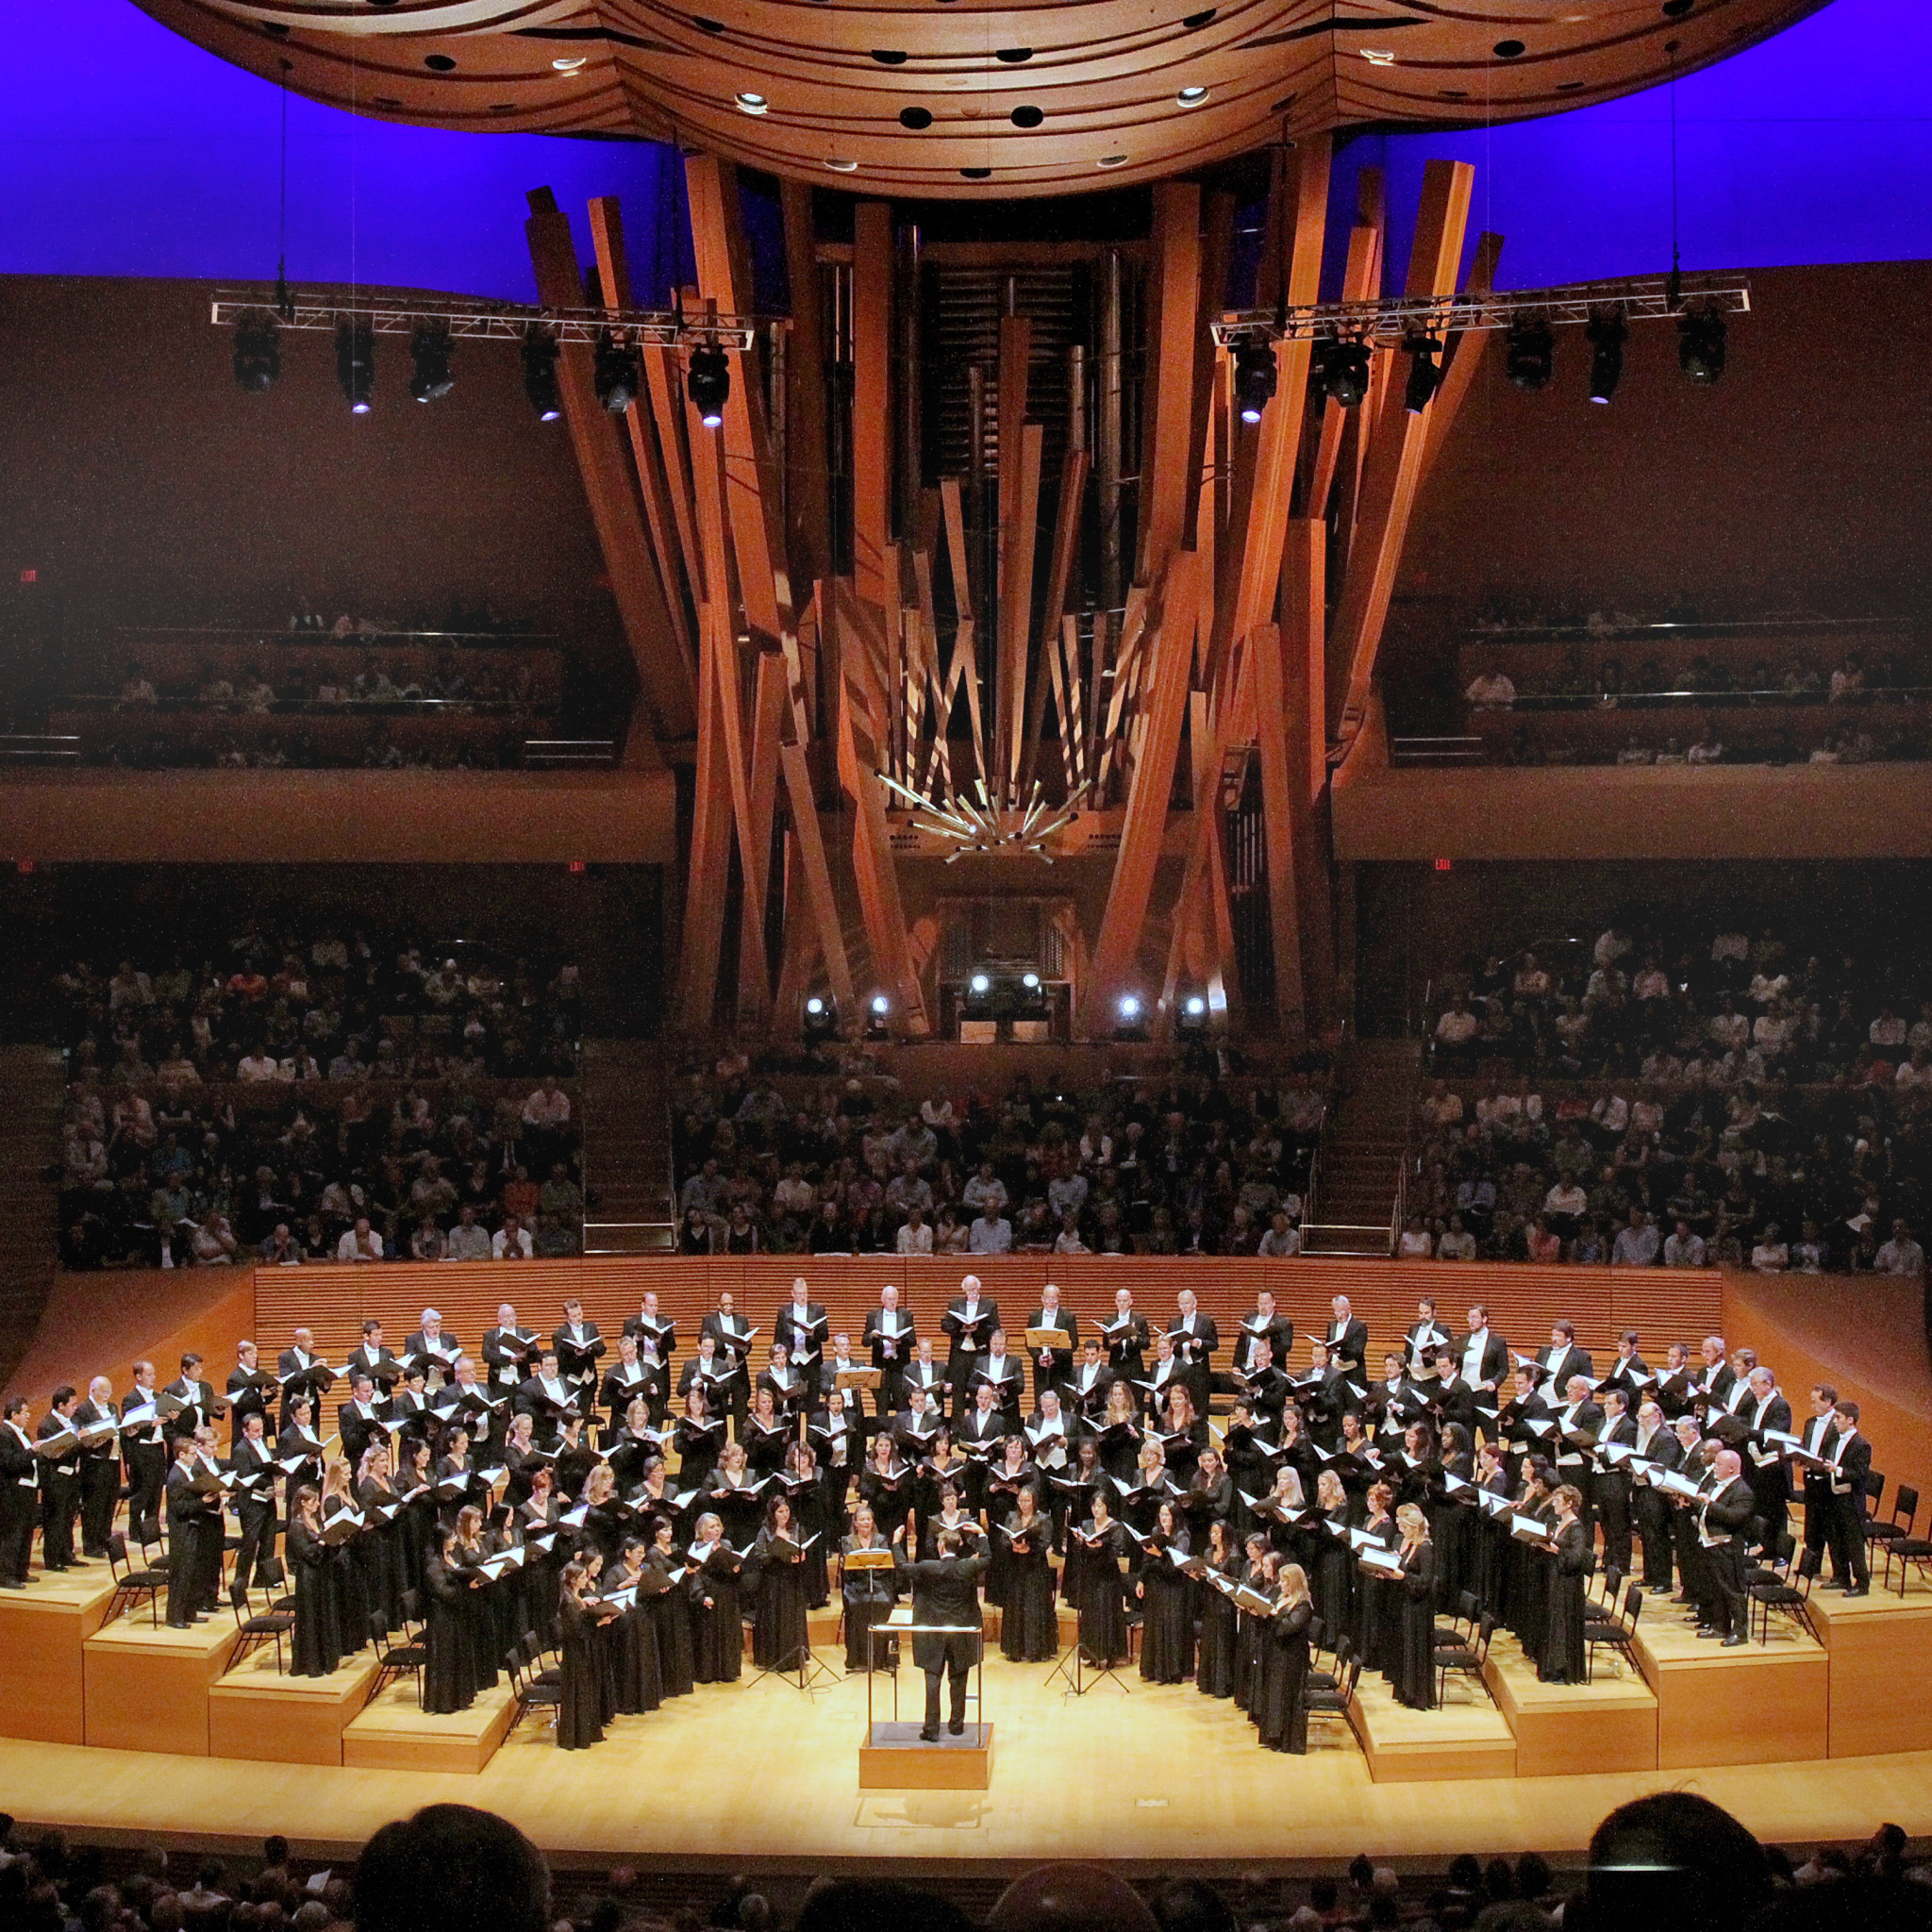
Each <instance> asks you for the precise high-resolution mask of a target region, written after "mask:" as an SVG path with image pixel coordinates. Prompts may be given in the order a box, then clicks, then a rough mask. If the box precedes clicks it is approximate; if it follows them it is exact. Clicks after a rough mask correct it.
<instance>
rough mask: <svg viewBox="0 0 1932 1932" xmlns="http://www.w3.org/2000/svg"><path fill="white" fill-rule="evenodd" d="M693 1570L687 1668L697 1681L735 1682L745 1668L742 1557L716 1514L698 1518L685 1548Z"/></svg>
mask: <svg viewBox="0 0 1932 1932" xmlns="http://www.w3.org/2000/svg"><path fill="white" fill-rule="evenodd" d="M685 1555H686V1557H688V1558H689V1560H690V1563H691V1587H692V1590H693V1591H694V1592H695V1594H694V1597H693V1600H692V1603H691V1670H692V1674H693V1675H694V1676H695V1678H696V1680H697V1681H698V1682H699V1683H700V1684H735V1683H736V1682H737V1681H738V1677H739V1674H740V1673H741V1671H742V1670H743V1668H744V1620H743V1615H742V1612H741V1609H740V1607H739V1600H738V1585H739V1577H740V1574H741V1572H742V1570H743V1568H744V1558H743V1557H741V1556H740V1555H739V1554H738V1552H737V1551H736V1550H735V1549H733V1548H732V1547H731V1545H730V1544H729V1543H727V1542H726V1541H724V1523H723V1521H722V1519H721V1518H720V1517H719V1516H718V1514H717V1512H716V1511H715V1510H712V1509H707V1510H706V1511H705V1512H704V1514H703V1515H702V1516H700V1517H699V1518H698V1522H697V1540H696V1541H694V1542H693V1543H692V1544H691V1547H690V1549H688V1550H687V1551H686V1552H685Z"/></svg>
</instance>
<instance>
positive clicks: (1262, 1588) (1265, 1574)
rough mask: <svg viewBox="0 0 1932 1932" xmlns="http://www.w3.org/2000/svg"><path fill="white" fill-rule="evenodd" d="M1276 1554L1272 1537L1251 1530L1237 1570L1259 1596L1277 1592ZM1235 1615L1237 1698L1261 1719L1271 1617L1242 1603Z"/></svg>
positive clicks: (1242, 1706)
mask: <svg viewBox="0 0 1932 1932" xmlns="http://www.w3.org/2000/svg"><path fill="white" fill-rule="evenodd" d="M1274 1555H1275V1553H1274V1551H1273V1550H1271V1549H1270V1548H1269V1547H1268V1539H1267V1538H1266V1537H1265V1536H1263V1535H1262V1534H1261V1532H1260V1531H1259V1530H1251V1531H1250V1532H1249V1534H1248V1541H1247V1543H1246V1545H1245V1548H1244V1560H1243V1562H1242V1563H1241V1566H1240V1568H1239V1570H1238V1571H1237V1572H1236V1574H1237V1576H1238V1577H1239V1579H1240V1581H1241V1582H1242V1583H1244V1584H1245V1585H1246V1586H1247V1587H1248V1589H1250V1590H1252V1591H1254V1592H1255V1593H1256V1594H1257V1596H1272V1595H1273V1594H1274V1572H1273V1570H1271V1568H1270V1567H1269V1560H1268V1559H1269V1558H1270V1557H1274ZM1277 1561H1278V1558H1277ZM1235 1617H1236V1621H1235V1635H1234V1701H1235V1704H1236V1706H1237V1707H1239V1708H1240V1709H1241V1710H1244V1711H1246V1712H1247V1714H1248V1716H1249V1718H1250V1719H1257V1713H1258V1712H1259V1710H1260V1708H1261V1671H1262V1664H1263V1661H1264V1655H1265V1654H1264V1652H1263V1650H1262V1648H1261V1639H1262V1635H1263V1633H1264V1631H1265V1628H1266V1625H1267V1619H1266V1618H1265V1617H1263V1616H1261V1615H1260V1614H1259V1613H1258V1612H1257V1611H1255V1610H1250V1609H1245V1608H1243V1607H1241V1605H1239V1604H1237V1605H1236V1606H1235Z"/></svg>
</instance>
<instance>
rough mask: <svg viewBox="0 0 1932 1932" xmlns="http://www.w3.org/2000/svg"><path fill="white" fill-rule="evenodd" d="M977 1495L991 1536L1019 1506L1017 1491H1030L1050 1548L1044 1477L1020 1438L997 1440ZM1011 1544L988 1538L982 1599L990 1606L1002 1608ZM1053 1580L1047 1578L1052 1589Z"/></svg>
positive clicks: (1008, 1586)
mask: <svg viewBox="0 0 1932 1932" xmlns="http://www.w3.org/2000/svg"><path fill="white" fill-rule="evenodd" d="M974 1487H975V1488H976V1490H977V1491H978V1494H979V1507H980V1512H981V1519H982V1521H983V1522H984V1523H985V1524H986V1526H987V1530H988V1532H989V1534H990V1535H991V1532H992V1531H993V1529H994V1528H995V1526H996V1525H997V1524H1002V1523H1004V1522H1005V1521H1006V1520H1007V1518H1008V1517H1009V1516H1010V1515H1011V1514H1012V1513H1013V1511H1014V1510H1015V1509H1016V1508H1018V1507H1019V1504H1020V1491H1022V1490H1031V1491H1033V1506H1034V1507H1035V1508H1036V1509H1038V1510H1039V1511H1040V1512H1041V1515H1043V1516H1046V1518H1047V1541H1048V1546H1049V1547H1051V1546H1052V1541H1053V1519H1052V1516H1051V1515H1050V1514H1049V1513H1048V1510H1047V1504H1046V1478H1045V1477H1044V1476H1042V1475H1041V1473H1040V1471H1039V1470H1038V1468H1036V1467H1035V1466H1034V1464H1033V1463H1032V1462H1031V1461H1030V1460H1028V1458H1027V1455H1026V1439H1025V1437H1024V1436H1005V1437H1002V1438H1001V1439H1000V1441H999V1443H998V1446H997V1447H996V1448H995V1449H994V1450H993V1452H992V1455H991V1458H990V1459H989V1461H988V1463H987V1466H986V1468H985V1469H984V1470H982V1471H980V1472H979V1479H978V1481H977V1483H976V1484H975V1485H974ZM1012 1567H1013V1551H1012V1545H1011V1544H1010V1543H1008V1541H1007V1540H1006V1538H1005V1537H1003V1536H997V1535H992V1536H991V1543H990V1545H989V1548H988V1556H987V1566H986V1600H987V1602H988V1603H990V1604H999V1605H1001V1606H1004V1605H1005V1604H1006V1601H1007V1598H1008V1595H1009V1594H1010V1593H1011V1591H1012ZM1052 1582H1053V1579H1052V1578H1051V1577H1049V1578H1048V1579H1047V1583H1048V1587H1049V1588H1051V1587H1052Z"/></svg>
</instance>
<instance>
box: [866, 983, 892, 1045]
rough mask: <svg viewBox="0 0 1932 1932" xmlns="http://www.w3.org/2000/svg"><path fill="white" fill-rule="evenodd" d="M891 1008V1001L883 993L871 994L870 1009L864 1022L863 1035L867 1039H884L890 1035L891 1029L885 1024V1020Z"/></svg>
mask: <svg viewBox="0 0 1932 1932" xmlns="http://www.w3.org/2000/svg"><path fill="white" fill-rule="evenodd" d="M891 1010H892V1003H891V1000H889V999H888V998H887V997H886V996H885V994H884V993H882V992H875V993H874V994H873V996H872V1005H871V1010H870V1013H869V1015H868V1017H867V1020H866V1023H865V1037H866V1038H867V1039H868V1040H885V1039H887V1038H888V1037H889V1036H890V1034H891V1028H890V1027H889V1026H888V1025H887V1024H886V1021H887V1019H888V1018H889V1017H890V1015H891Z"/></svg>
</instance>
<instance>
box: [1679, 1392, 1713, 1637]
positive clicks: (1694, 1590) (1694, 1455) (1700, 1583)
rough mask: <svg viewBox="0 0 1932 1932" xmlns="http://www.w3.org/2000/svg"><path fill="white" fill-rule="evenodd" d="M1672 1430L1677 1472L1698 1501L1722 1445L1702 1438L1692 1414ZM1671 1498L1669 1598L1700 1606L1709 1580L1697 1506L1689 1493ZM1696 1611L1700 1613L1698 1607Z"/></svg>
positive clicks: (1707, 1485) (1708, 1483)
mask: <svg viewBox="0 0 1932 1932" xmlns="http://www.w3.org/2000/svg"><path fill="white" fill-rule="evenodd" d="M1671 1433H1672V1434H1673V1435H1674V1437H1676V1439H1677V1448H1678V1452H1679V1454H1678V1461H1677V1474H1679V1475H1680V1476H1682V1477H1683V1478H1684V1480H1685V1481H1686V1482H1689V1483H1692V1484H1694V1485H1696V1487H1697V1490H1698V1498H1697V1500H1698V1501H1699V1502H1701V1501H1702V1499H1703V1496H1704V1494H1705V1493H1707V1491H1709V1490H1710V1489H1711V1488H1712V1487H1713V1486H1714V1485H1715V1482H1716V1477H1715V1476H1714V1475H1713V1474H1712V1472H1711V1458H1712V1457H1715V1456H1716V1454H1717V1452H1718V1449H1719V1448H1720V1447H1721V1446H1722V1445H1721V1444H1719V1443H1717V1442H1715V1441H1709V1442H1707V1441H1705V1440H1704V1435H1703V1429H1702V1425H1701V1423H1700V1420H1699V1418H1698V1417H1697V1416H1695V1415H1681V1416H1679V1417H1678V1418H1677V1420H1676V1421H1675V1422H1674V1423H1673V1424H1671ZM1670 1500H1671V1543H1672V1547H1673V1551H1674V1555H1675V1557H1676V1561H1677V1593H1676V1595H1675V1596H1674V1597H1673V1598H1672V1599H1671V1601H1672V1602H1673V1603H1675V1604H1696V1605H1699V1606H1700V1610H1699V1615H1700V1617H1701V1616H1702V1615H1703V1611H1702V1608H1701V1606H1702V1605H1703V1604H1704V1602H1705V1601H1706V1600H1707V1597H1708V1595H1709V1591H1710V1584H1709V1580H1708V1575H1707V1572H1708V1568H1709V1566H1708V1564H1707V1561H1706V1558H1705V1552H1704V1549H1703V1546H1702V1545H1701V1544H1700V1543H1699V1541H1698V1537H1697V1510H1696V1508H1695V1507H1693V1505H1692V1502H1691V1498H1689V1497H1686V1496H1681V1495H1676V1494H1673V1495H1672V1497H1671V1499H1670Z"/></svg>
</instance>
